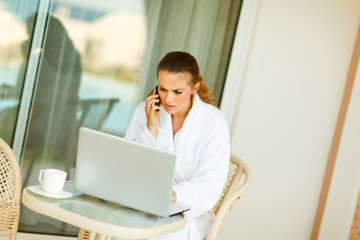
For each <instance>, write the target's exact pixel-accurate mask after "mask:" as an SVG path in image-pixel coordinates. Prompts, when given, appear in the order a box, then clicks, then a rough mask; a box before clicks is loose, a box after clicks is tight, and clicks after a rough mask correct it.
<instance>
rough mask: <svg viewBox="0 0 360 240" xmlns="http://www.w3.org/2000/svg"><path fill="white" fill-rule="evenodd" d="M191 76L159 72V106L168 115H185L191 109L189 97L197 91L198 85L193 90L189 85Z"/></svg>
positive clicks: (188, 74)
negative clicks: (160, 105)
mask: <svg viewBox="0 0 360 240" xmlns="http://www.w3.org/2000/svg"><path fill="white" fill-rule="evenodd" d="M190 81H191V74H190V73H188V72H182V73H173V72H169V71H167V70H160V71H159V73H158V85H159V96H160V100H161V104H162V106H163V107H164V109H165V110H166V112H167V113H169V114H179V115H181V114H187V112H188V111H189V110H190V108H191V95H192V94H193V93H195V92H196V91H197V89H198V88H199V85H200V83H197V84H196V85H195V86H194V87H193V88H192V87H191V86H190V85H189V83H190Z"/></svg>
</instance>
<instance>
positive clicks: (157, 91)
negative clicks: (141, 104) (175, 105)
mask: <svg viewBox="0 0 360 240" xmlns="http://www.w3.org/2000/svg"><path fill="white" fill-rule="evenodd" d="M158 88H159V86H156V87H155V94H157V95H158V98H157V99H159V102H157V103H155V105H156V106H160V96H159V90H158ZM156 111H157V112H158V111H160V109H156Z"/></svg>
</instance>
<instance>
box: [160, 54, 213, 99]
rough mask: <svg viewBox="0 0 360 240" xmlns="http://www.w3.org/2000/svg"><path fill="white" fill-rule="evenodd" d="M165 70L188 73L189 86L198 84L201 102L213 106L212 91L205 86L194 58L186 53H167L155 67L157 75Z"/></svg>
mask: <svg viewBox="0 0 360 240" xmlns="http://www.w3.org/2000/svg"><path fill="white" fill-rule="evenodd" d="M161 70H166V71H169V72H173V73H180V72H188V73H190V74H191V76H192V79H191V81H190V83H189V84H190V86H191V87H194V86H195V84H196V83H198V82H200V87H199V89H198V91H197V92H198V94H199V97H200V98H201V100H203V101H204V102H206V103H210V104H213V105H214V103H215V101H216V99H215V97H214V93H213V91H212V90H211V89H210V88H209V87H208V86H206V85H205V83H204V79H203V77H202V76H201V74H200V68H199V65H198V63H197V61H196V59H195V57H194V56H192V55H191V54H189V53H187V52H180V51H176V52H169V53H167V54H166V55H165V56H164V57H163V58H162V59H161V61H160V62H159V64H158V67H157V74H158V75H159V71H161Z"/></svg>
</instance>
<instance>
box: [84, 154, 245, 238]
mask: <svg viewBox="0 0 360 240" xmlns="http://www.w3.org/2000/svg"><path fill="white" fill-rule="evenodd" d="M244 174H245V177H244V181H243V182H242V183H241V184H240V185H239V183H240V180H241V179H242V177H243V175H244ZM251 181H252V175H251V171H250V169H249V167H248V166H247V164H246V163H245V162H244V161H243V160H241V159H240V158H239V157H238V156H236V155H235V154H233V153H232V154H231V156H230V165H229V173H228V177H227V180H226V184H225V186H224V189H223V192H222V194H221V197H220V198H219V200H218V202H217V203H216V204H215V206H214V208H213V210H214V213H215V219H214V222H213V223H212V225H211V227H210V231H209V234H208V235H207V237H206V240H214V239H216V236H217V234H218V232H219V229H220V227H221V225H222V223H223V222H224V220H225V218H226V216H227V215H228V213H229V212H230V210H231V209H232V208H233V206H234V204H235V203H236V201H237V200H239V199H240V197H241V196H242V195H243V194H244V193H245V191H246V190H247V189H248V188H249V186H250V184H251ZM89 236H90V231H89V230H85V229H80V231H79V234H78V240H88V239H89Z"/></svg>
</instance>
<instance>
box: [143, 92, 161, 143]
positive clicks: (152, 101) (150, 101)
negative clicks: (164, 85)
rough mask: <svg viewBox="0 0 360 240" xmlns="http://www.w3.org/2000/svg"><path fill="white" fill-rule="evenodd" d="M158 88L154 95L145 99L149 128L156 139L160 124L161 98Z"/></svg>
mask: <svg viewBox="0 0 360 240" xmlns="http://www.w3.org/2000/svg"><path fill="white" fill-rule="evenodd" d="M156 88H157V87H156ZM156 88H154V89H153V91H152V94H151V95H149V96H148V97H147V98H146V99H145V113H146V119H147V128H148V129H149V131H150V132H151V134H152V135H153V136H154V138H155V137H156V132H157V127H158V122H159V110H160V98H159V95H158V94H157V91H156Z"/></svg>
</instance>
